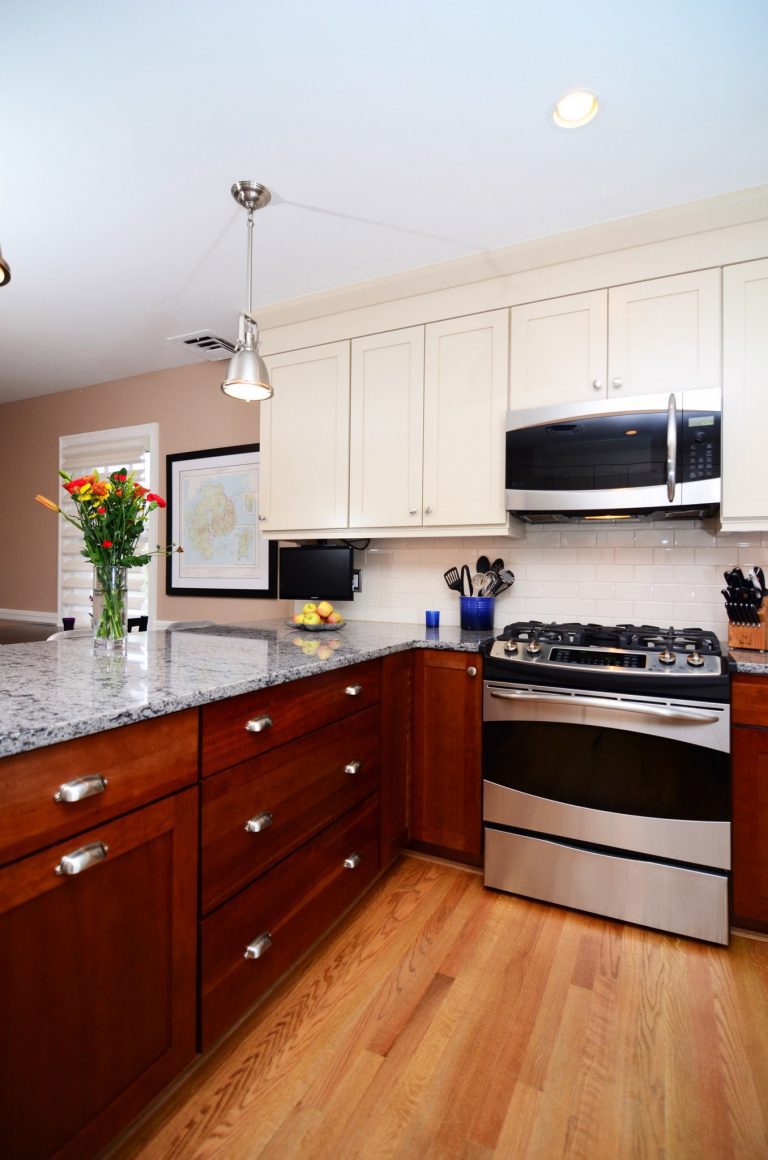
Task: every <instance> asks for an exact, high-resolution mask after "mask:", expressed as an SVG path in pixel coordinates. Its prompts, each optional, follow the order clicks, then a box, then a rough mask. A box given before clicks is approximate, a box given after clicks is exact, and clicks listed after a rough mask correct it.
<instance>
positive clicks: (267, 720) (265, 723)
mask: <svg viewBox="0 0 768 1160" xmlns="http://www.w3.org/2000/svg"><path fill="white" fill-rule="evenodd" d="M272 724H273V721H272V718H271V717H270V716H269V714H268V713H264V714H263V716H261V717H252V718H251V720H250V721H246V723H245V731H246V733H263V732H264V730H265V729H271V728H272Z"/></svg>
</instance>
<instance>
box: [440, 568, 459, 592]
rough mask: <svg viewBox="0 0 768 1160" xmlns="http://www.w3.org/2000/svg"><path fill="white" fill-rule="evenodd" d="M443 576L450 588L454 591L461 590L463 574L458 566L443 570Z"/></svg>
mask: <svg viewBox="0 0 768 1160" xmlns="http://www.w3.org/2000/svg"><path fill="white" fill-rule="evenodd" d="M443 577H444V579H445V582H446V584H447V585H448V587H449V588H451V589H453V591H454V592H461V576H460V575H459V569H458V568H449V569H448V571H447V572H443Z"/></svg>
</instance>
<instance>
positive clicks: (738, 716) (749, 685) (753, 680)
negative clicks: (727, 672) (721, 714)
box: [731, 674, 768, 727]
mask: <svg viewBox="0 0 768 1160" xmlns="http://www.w3.org/2000/svg"><path fill="white" fill-rule="evenodd" d="M731 721H732V722H733V723H734V725H735V724H739V725H763V726H766V727H768V676H765V677H749V676H746V675H744V676H742V675H740V674H736V676H734V677H733V679H732V681H731Z"/></svg>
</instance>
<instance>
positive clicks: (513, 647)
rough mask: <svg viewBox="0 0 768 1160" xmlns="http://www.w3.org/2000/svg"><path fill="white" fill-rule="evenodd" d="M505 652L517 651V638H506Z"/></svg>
mask: <svg viewBox="0 0 768 1160" xmlns="http://www.w3.org/2000/svg"><path fill="white" fill-rule="evenodd" d="M504 652H505V653H516V652H517V641H516V640H505V641H504Z"/></svg>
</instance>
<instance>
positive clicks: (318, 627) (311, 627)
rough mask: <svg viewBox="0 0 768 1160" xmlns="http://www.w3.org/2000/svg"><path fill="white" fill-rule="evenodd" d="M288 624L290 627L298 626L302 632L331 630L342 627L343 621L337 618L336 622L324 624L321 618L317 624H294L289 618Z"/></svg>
mask: <svg viewBox="0 0 768 1160" xmlns="http://www.w3.org/2000/svg"><path fill="white" fill-rule="evenodd" d="M288 625H289V627H290V628H299V629H301V631H302V632H333V631H334V630H335V629H337V628H343V627H344V621H343V620H339V621H337V623H336V624H324V623H323V621H322V620H321V621H320V623H319V624H295V623H294V622H293V621H292V620H289V621H288Z"/></svg>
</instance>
